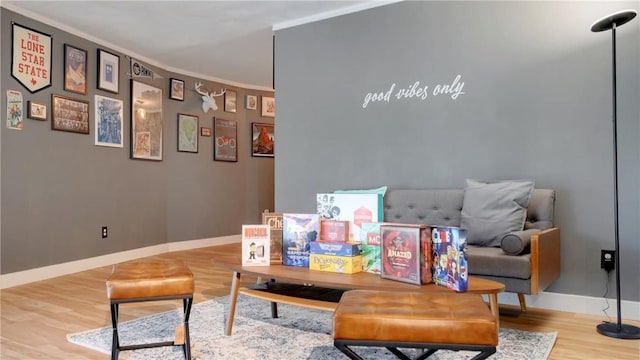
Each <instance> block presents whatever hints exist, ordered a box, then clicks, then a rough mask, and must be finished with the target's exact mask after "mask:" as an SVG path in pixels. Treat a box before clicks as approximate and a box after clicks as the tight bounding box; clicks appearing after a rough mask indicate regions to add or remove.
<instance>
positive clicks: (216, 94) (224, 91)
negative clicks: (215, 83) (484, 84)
mask: <svg viewBox="0 0 640 360" xmlns="http://www.w3.org/2000/svg"><path fill="white" fill-rule="evenodd" d="M226 92H227V89H222V92H220V94H218V93H213V94H211V95H209V96H211V97H214V96H220V95H222V94H224V93H226Z"/></svg>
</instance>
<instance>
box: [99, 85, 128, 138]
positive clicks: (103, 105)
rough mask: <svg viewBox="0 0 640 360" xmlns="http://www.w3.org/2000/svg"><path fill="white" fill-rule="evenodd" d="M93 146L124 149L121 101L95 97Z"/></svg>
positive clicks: (122, 105) (122, 104)
mask: <svg viewBox="0 0 640 360" xmlns="http://www.w3.org/2000/svg"><path fill="white" fill-rule="evenodd" d="M94 107H95V125H96V130H95V134H96V135H95V144H96V145H98V146H109V147H119V148H121V147H124V146H123V144H124V142H123V140H122V133H123V131H122V127H123V121H124V120H123V119H124V117H123V107H124V103H123V101H122V100H118V99H112V98H108V97H104V96H100V95H95V102H94Z"/></svg>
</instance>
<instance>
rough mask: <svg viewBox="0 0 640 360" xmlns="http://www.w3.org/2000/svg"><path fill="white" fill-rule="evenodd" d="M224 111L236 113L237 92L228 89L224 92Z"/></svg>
mask: <svg viewBox="0 0 640 360" xmlns="http://www.w3.org/2000/svg"><path fill="white" fill-rule="evenodd" d="M224 111H226V112H231V113H234V112H236V92H235V91H232V90H227V91H226V92H225V93H224Z"/></svg>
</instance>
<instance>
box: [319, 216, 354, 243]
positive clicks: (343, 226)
mask: <svg viewBox="0 0 640 360" xmlns="http://www.w3.org/2000/svg"><path fill="white" fill-rule="evenodd" d="M320 240H321V241H342V242H346V241H348V240H349V222H348V221H341V220H328V219H324V220H323V219H321V220H320Z"/></svg>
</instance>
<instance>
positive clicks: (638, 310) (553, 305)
mask: <svg viewBox="0 0 640 360" xmlns="http://www.w3.org/2000/svg"><path fill="white" fill-rule="evenodd" d="M525 298H526V303H527V308H539V309H548V310H557V311H567V312H572V313H578V314H585V315H596V316H602V320H603V321H611V322H617V314H618V313H617V310H616V309H617V306H616V299H608V302H609V303H608V304H607V300H605V299H604V298H598V297H592V296H582V295H571V294H560V293H552V292H543V293H541V294H539V295H525ZM498 302H499V303H500V304H505V305H515V306H520V302H519V301H518V295H517V294H513V293H501V294H498ZM607 306H608V307H609V309H607V314H608V315H609V317H610V319H609V318H607V315H605V313H604V312H602V310H603V309H606V308H607ZM620 307H621V308H622V313H621V316H622V318H623V319H625V320H636V321H640V302H637V301H627V300H622V301H620Z"/></svg>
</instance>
